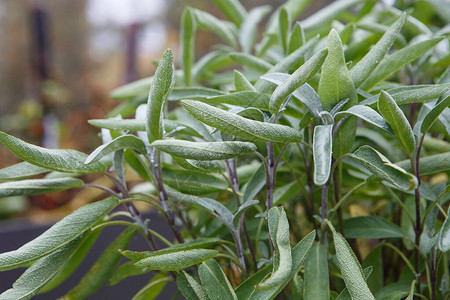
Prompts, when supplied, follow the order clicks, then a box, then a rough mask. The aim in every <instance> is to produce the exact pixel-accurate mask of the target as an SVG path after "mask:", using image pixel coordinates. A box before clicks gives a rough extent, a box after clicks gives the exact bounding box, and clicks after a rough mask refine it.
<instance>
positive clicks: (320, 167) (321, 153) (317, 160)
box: [313, 125, 333, 185]
mask: <svg viewBox="0 0 450 300" xmlns="http://www.w3.org/2000/svg"><path fill="white" fill-rule="evenodd" d="M332 144H333V125H317V126H316V127H314V140H313V157H314V183H315V184H317V185H324V184H325V183H326V182H327V181H328V179H329V178H330V170H331V147H332Z"/></svg>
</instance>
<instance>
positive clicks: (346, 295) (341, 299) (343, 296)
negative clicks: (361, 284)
mask: <svg viewBox="0 0 450 300" xmlns="http://www.w3.org/2000/svg"><path fill="white" fill-rule="evenodd" d="M372 270H373V267H367V268H365V269H364V270H363V273H364V279H365V280H366V281H367V279H368V278H369V276H370V274H372ZM335 300H352V296H350V292H349V291H348V289H347V288H344V289H343V290H342V292H341V293H340V294H339V296H338V297H337V298H336V299H335Z"/></svg>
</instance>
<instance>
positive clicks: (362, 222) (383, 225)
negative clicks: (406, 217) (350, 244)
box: [344, 216, 405, 239]
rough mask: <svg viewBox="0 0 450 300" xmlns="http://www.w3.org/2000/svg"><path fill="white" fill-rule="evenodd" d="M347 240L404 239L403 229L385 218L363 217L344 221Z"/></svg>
mask: <svg viewBox="0 0 450 300" xmlns="http://www.w3.org/2000/svg"><path fill="white" fill-rule="evenodd" d="M344 232H345V237H346V238H351V239H356V238H368V239H387V238H403V237H404V236H405V234H404V233H403V231H402V229H401V228H400V227H399V226H397V225H395V224H393V223H391V222H389V221H388V220H386V219H385V218H381V217H377V216H362V217H354V218H349V219H346V220H344Z"/></svg>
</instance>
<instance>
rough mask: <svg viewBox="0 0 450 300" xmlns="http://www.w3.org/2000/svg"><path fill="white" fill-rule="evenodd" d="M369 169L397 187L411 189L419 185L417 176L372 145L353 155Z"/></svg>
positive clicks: (363, 147)
mask: <svg viewBox="0 0 450 300" xmlns="http://www.w3.org/2000/svg"><path fill="white" fill-rule="evenodd" d="M351 157H353V158H355V159H357V160H358V161H359V162H360V163H362V165H363V166H364V167H366V168H367V169H368V170H369V171H371V172H372V173H374V174H375V175H377V176H378V177H380V178H381V179H383V180H386V181H388V182H389V183H391V184H392V185H394V186H395V187H397V188H399V189H401V190H404V191H411V190H413V189H415V188H416V187H417V178H416V177H415V176H414V175H412V174H410V173H408V172H407V171H405V170H404V169H402V168H401V167H400V166H399V165H396V164H393V163H391V162H390V161H389V160H388V159H387V158H386V157H385V156H384V155H383V154H381V153H380V152H378V151H377V150H375V149H373V148H372V147H370V146H362V147H360V148H358V150H356V151H355V153H353V154H352V155H351Z"/></svg>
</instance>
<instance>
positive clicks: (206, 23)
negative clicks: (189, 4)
mask: <svg viewBox="0 0 450 300" xmlns="http://www.w3.org/2000/svg"><path fill="white" fill-rule="evenodd" d="M192 12H193V13H194V14H195V17H196V20H197V25H198V28H201V29H205V30H209V31H212V32H214V33H215V34H216V35H217V36H219V37H220V38H221V39H222V40H224V42H226V43H227V44H229V45H230V46H232V47H233V48H237V42H236V37H235V35H234V25H233V24H231V23H229V22H227V21H223V20H220V19H218V18H216V17H215V16H213V15H211V14H209V13H207V12H205V11H202V10H199V9H192Z"/></svg>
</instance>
